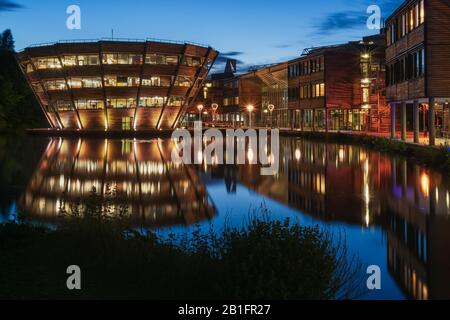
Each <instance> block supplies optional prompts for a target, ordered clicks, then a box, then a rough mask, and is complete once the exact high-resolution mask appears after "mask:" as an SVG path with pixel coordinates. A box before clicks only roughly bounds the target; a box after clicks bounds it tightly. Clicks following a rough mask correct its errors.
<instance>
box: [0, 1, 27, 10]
mask: <svg viewBox="0 0 450 320" xmlns="http://www.w3.org/2000/svg"><path fill="white" fill-rule="evenodd" d="M21 8H23V6H22V5H21V4H18V3H15V2H12V1H9V0H0V11H13V10H17V9H21Z"/></svg>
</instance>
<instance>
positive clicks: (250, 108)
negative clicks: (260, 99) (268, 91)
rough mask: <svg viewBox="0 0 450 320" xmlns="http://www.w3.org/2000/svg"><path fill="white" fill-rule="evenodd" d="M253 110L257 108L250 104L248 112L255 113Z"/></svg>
mask: <svg viewBox="0 0 450 320" xmlns="http://www.w3.org/2000/svg"><path fill="white" fill-rule="evenodd" d="M253 110H255V107H254V106H253V105H251V104H249V105H248V106H247V111H248V112H253Z"/></svg>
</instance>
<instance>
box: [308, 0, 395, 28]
mask: <svg viewBox="0 0 450 320" xmlns="http://www.w3.org/2000/svg"><path fill="white" fill-rule="evenodd" d="M355 2H356V3H355V4H354V6H358V7H361V10H354V9H352V10H343V11H338V12H332V13H329V14H327V15H325V16H324V17H323V18H322V20H321V21H320V22H319V23H318V24H317V25H315V26H314V27H313V28H314V32H315V33H316V34H319V35H329V34H332V33H337V32H342V31H345V30H351V29H355V28H365V25H366V22H367V18H368V17H369V15H368V14H367V12H366V9H367V8H368V7H369V6H370V5H373V4H375V5H379V6H380V8H381V12H382V17H383V18H386V17H387V16H389V15H390V14H391V13H392V12H393V11H394V10H395V9H396V8H397V7H398V6H399V5H400V4H401V3H402V2H403V0H383V1H381V0H376V1H374V0H369V1H368V0H361V1H355ZM354 6H353V7H354Z"/></svg>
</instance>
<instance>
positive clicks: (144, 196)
mask: <svg viewBox="0 0 450 320" xmlns="http://www.w3.org/2000/svg"><path fill="white" fill-rule="evenodd" d="M280 145H281V150H280V151H281V154H280V170H279V173H278V174H277V175H275V176H262V175H261V174H260V167H259V166H258V165H250V164H246V165H211V166H208V165H191V166H187V165H180V164H175V163H173V162H172V161H171V150H172V148H173V142H172V141H171V140H161V139H155V140H100V139H99V140H88V139H83V140H82V139H62V138H31V137H27V138H21V139H18V138H11V139H9V138H5V137H0V160H1V162H0V176H1V184H0V188H1V191H0V223H1V222H5V221H8V220H13V219H16V218H17V215H19V216H20V215H21V213H26V216H27V219H31V220H32V221H33V222H37V223H44V224H52V223H54V222H55V221H56V220H57V219H58V218H57V216H58V213H59V211H60V208H61V198H62V197H63V195H64V197H65V199H66V201H65V205H66V206H69V207H70V205H71V203H72V205H74V204H76V205H79V203H80V200H81V202H83V201H84V200H86V199H87V198H88V197H89V196H90V193H91V190H92V188H93V187H95V189H96V190H107V189H108V190H114V204H113V205H116V206H117V207H119V205H120V206H122V207H123V206H126V207H127V212H129V214H130V215H131V217H132V220H133V221H134V223H136V226H142V225H144V226H146V227H151V228H154V229H155V230H158V232H162V233H169V232H175V233H177V232H185V231H186V230H188V229H189V228H192V227H193V226H195V225H200V226H201V227H202V228H204V229H209V228H211V226H213V227H214V228H221V227H223V226H224V224H225V223H231V224H233V225H237V226H239V225H241V224H242V223H243V222H244V221H245V220H246V219H247V218H248V216H249V212H253V211H258V209H259V208H261V207H263V208H266V209H267V210H268V212H269V213H268V214H269V215H270V216H271V217H273V218H275V219H285V218H290V219H291V220H295V221H298V222H299V223H300V224H302V225H304V226H316V225H318V226H320V227H321V228H324V229H326V230H330V231H332V232H336V233H340V234H344V235H345V238H346V241H347V244H348V249H349V253H350V254H355V255H357V256H358V257H359V259H360V260H361V261H362V262H363V263H364V264H365V265H367V266H368V265H377V266H379V267H380V268H381V271H382V288H381V290H377V291H371V292H369V293H367V294H366V295H365V296H364V298H365V299H441V298H449V297H450V251H449V249H448V248H450V209H449V208H450V187H449V185H448V183H446V182H445V181H444V180H443V177H442V175H440V174H439V173H437V172H433V171H432V170H429V169H427V168H424V167H421V166H420V165H417V164H414V163H411V162H408V161H407V160H405V159H403V158H397V157H393V156H389V155H386V154H380V153H379V152H375V151H371V150H368V149H366V148H363V147H360V146H354V145H345V144H324V143H320V142H318V141H309V140H304V139H300V138H281V141H280ZM247 156H249V155H247Z"/></svg>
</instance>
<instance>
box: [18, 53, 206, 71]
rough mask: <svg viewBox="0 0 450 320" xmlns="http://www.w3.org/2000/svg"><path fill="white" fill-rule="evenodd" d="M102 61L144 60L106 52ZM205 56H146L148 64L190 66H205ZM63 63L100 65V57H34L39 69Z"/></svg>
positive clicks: (29, 68)
mask: <svg viewBox="0 0 450 320" xmlns="http://www.w3.org/2000/svg"><path fill="white" fill-rule="evenodd" d="M101 61H102V63H103V64H107V65H115V64H121V65H141V64H142V63H143V61H144V59H143V55H141V54H134V53H133V54H132V53H104V54H102V60H101ZM203 62H204V58H201V57H187V56H185V57H184V58H182V57H181V56H179V55H164V54H147V55H146V56H145V63H146V64H158V65H178V64H180V63H181V64H182V65H184V66H189V67H201V66H203ZM61 63H62V65H63V66H65V67H74V66H97V65H100V58H99V55H97V54H94V55H93V54H91V55H65V56H62V57H61V58H59V57H44V58H35V59H33V64H34V66H35V67H36V69H37V70H43V69H60V68H61V67H62V66H61ZM26 68H27V72H33V71H34V70H33V65H31V64H28V65H27V66H26Z"/></svg>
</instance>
